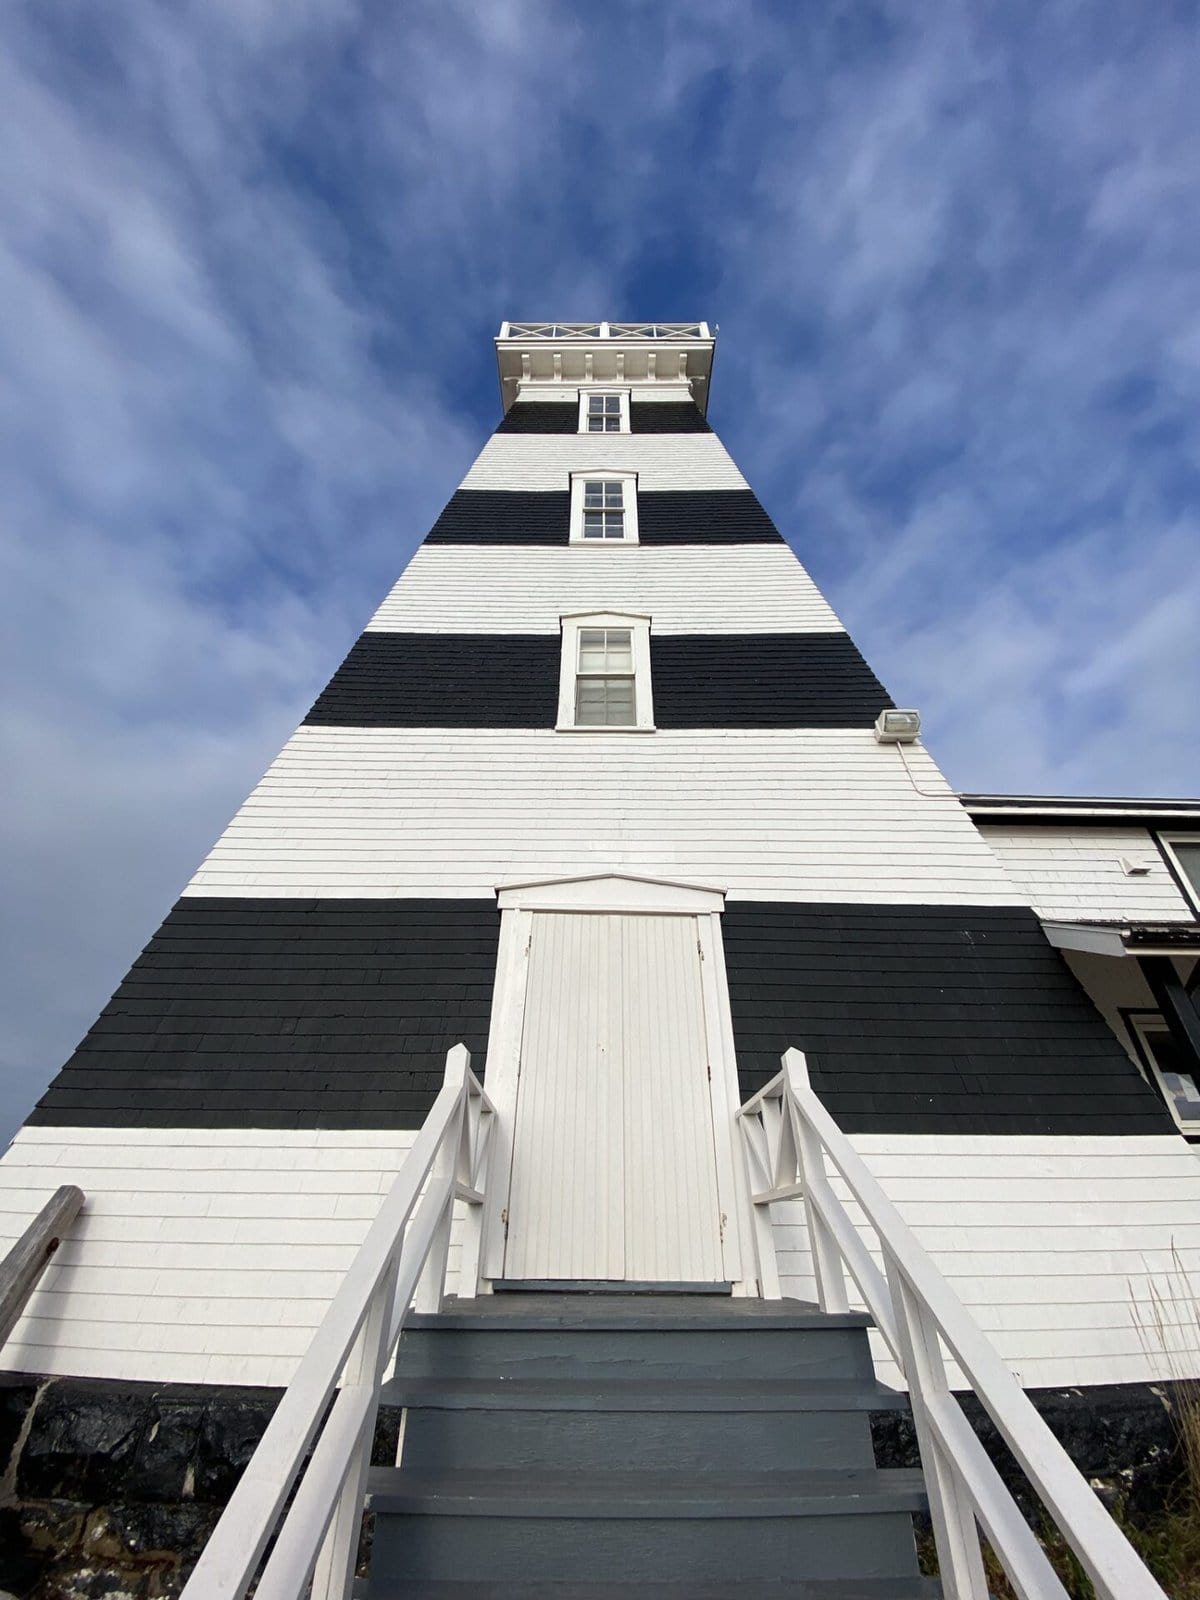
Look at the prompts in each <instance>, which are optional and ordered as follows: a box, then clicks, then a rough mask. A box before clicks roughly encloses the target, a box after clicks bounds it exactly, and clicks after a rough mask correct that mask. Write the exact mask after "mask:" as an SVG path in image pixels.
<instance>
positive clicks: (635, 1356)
mask: <svg viewBox="0 0 1200 1600" xmlns="http://www.w3.org/2000/svg"><path fill="white" fill-rule="evenodd" d="M564 1335H565V1330H563V1329H560V1328H536V1327H535V1328H526V1327H522V1326H520V1325H514V1326H499V1325H498V1326H496V1327H494V1328H492V1327H486V1326H479V1325H473V1326H471V1327H465V1328H453V1327H445V1326H442V1327H430V1326H426V1327H415V1328H412V1329H406V1331H405V1332H404V1334H403V1335H402V1336H401V1339H400V1347H399V1349H398V1351H397V1352H396V1367H395V1371H396V1374H397V1376H398V1377H401V1378H427V1379H440V1380H443V1381H444V1380H448V1379H449V1380H452V1379H458V1378H475V1379H481V1378H496V1379H500V1378H535V1377H536V1378H581V1377H590V1378H633V1377H640V1378H642V1379H658V1380H660V1381H662V1382H671V1381H673V1380H676V1379H691V1380H695V1379H701V1378H712V1379H723V1380H728V1379H738V1378H750V1379H754V1378H757V1379H770V1378H774V1379H784V1380H788V1381H791V1382H798V1381H805V1382H814V1381H834V1380H842V1381H843V1382H861V1383H871V1384H873V1383H874V1382H875V1374H874V1369H873V1367H872V1365H871V1354H870V1350H869V1348H868V1345H867V1340H866V1334H865V1331H864V1329H863V1328H862V1327H861V1326H859V1327H850V1328H840V1327H828V1326H826V1327H820V1326H818V1327H809V1328H805V1329H803V1330H801V1329H796V1328H790V1327H773V1326H766V1327H761V1328H754V1329H753V1330H752V1336H751V1337H748V1336H747V1330H745V1329H743V1328H739V1327H730V1326H727V1325H726V1326H718V1327H682V1328H679V1327H661V1328H656V1327H653V1326H644V1327H631V1328H626V1327H617V1328H610V1327H586V1328H576V1329H573V1330H570V1333H569V1336H564Z"/></svg>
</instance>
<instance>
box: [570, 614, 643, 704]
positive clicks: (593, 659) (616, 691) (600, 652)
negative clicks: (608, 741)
mask: <svg viewBox="0 0 1200 1600" xmlns="http://www.w3.org/2000/svg"><path fill="white" fill-rule="evenodd" d="M558 730H559V732H560V733H568V732H576V733H652V732H653V731H654V700H653V695H652V692H651V686H650V618H649V617H638V616H623V615H620V614H618V613H617V612H609V611H599V612H590V613H587V614H583V615H578V616H571V617H563V619H562V668H561V672H560V675H559V682H558Z"/></svg>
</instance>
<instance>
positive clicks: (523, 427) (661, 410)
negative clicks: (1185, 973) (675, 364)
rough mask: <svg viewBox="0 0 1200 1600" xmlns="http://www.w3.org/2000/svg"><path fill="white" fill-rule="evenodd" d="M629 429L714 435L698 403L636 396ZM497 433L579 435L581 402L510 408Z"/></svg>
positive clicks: (533, 403)
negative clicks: (638, 397) (647, 398)
mask: <svg viewBox="0 0 1200 1600" xmlns="http://www.w3.org/2000/svg"><path fill="white" fill-rule="evenodd" d="M618 387H619V386H618ZM629 427H630V432H632V433H711V432H712V429H711V428H710V427H709V425H708V423H707V422H706V421H705V419H704V417H703V416H702V415H701V413H700V409H699V407H698V406H697V405H696V403H695V401H694V400H658V401H655V402H653V403H647V402H646V401H644V400H639V399H637V398H636V397H635V398H634V400H633V402H632V404H631V406H630V410H629ZM496 432H497V433H578V432H579V402H578V400H571V401H569V402H564V401H552V400H526V401H524V402H523V403H522V404H520V405H513V406H510V408H509V409H508V411H507V412H506V413H505V415H504V417H503V418H502V419H501V421H500V423H499V425H498V427H497V428H496ZM609 437H610V438H611V437H612V435H609Z"/></svg>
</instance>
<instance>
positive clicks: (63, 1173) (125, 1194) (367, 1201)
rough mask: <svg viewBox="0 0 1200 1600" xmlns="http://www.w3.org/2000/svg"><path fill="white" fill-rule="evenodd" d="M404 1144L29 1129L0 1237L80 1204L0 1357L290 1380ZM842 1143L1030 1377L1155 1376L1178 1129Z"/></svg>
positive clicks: (800, 1238)
mask: <svg viewBox="0 0 1200 1600" xmlns="http://www.w3.org/2000/svg"><path fill="white" fill-rule="evenodd" d="M412 1138H413V1135H412V1134H411V1133H332V1132H324V1133H321V1132H310V1133H281V1132H278V1131H271V1132H266V1133H264V1132H256V1131H253V1130H250V1131H246V1130H238V1131H230V1130H227V1129H224V1130H223V1129H216V1130H212V1131H207V1132H206V1131H201V1130H195V1129H188V1130H175V1129H149V1130H144V1131H138V1130H130V1129H104V1128H87V1129H69V1128H42V1127H34V1128H26V1129H24V1130H23V1131H22V1132H21V1133H20V1134H19V1135H18V1137H17V1139H16V1142H15V1143H14V1145H13V1146H12V1148H11V1149H10V1151H9V1152H8V1154H7V1156H6V1157H5V1158H4V1160H3V1162H0V1249H2V1248H4V1247H5V1246H6V1245H7V1244H8V1243H10V1242H11V1241H13V1240H15V1239H16V1238H17V1236H18V1235H19V1234H20V1232H21V1230H22V1229H23V1228H24V1226H25V1224H26V1223H27V1222H28V1219H29V1217H30V1216H31V1215H32V1214H33V1213H34V1212H35V1211H36V1210H37V1209H38V1208H39V1207H40V1206H41V1204H42V1203H43V1202H44V1201H45V1200H46V1199H47V1198H48V1196H49V1195H50V1194H51V1193H52V1192H53V1190H54V1189H55V1188H56V1187H57V1186H58V1184H60V1183H61V1182H63V1181H64V1180H67V1179H69V1180H70V1181H72V1182H76V1183H78V1184H79V1185H80V1186H81V1187H82V1188H83V1189H84V1190H85V1191H86V1192H87V1196H88V1204H87V1209H86V1211H85V1213H84V1215H83V1217H82V1219H81V1221H80V1223H79V1224H78V1225H77V1227H76V1229H75V1230H73V1236H72V1238H71V1239H70V1240H68V1241H67V1243H65V1244H64V1245H63V1246H62V1248H61V1250H60V1251H59V1253H58V1255H57V1256H56V1257H55V1260H54V1262H53V1263H52V1264H51V1266H50V1267H49V1269H48V1270H47V1273H46V1277H45V1278H44V1280H43V1286H42V1287H41V1288H40V1289H39V1290H38V1291H37V1292H36V1294H35V1296H34V1298H33V1300H32V1301H31V1303H30V1308H29V1314H28V1315H27V1316H26V1317H25V1318H24V1319H23V1321H22V1322H21V1323H20V1324H19V1326H18V1328H17V1330H16V1333H15V1334H14V1336H13V1339H12V1340H10V1342H9V1343H8V1344H7V1345H6V1347H5V1350H4V1354H3V1362H2V1364H3V1366H4V1367H5V1368H6V1369H8V1370H16V1371H24V1372H38V1373H47V1374H66V1375H75V1376H80V1377H110V1378H117V1379H126V1380H128V1379H149V1380H152V1381H158V1382H180V1383H191V1382H207V1383H260V1384H281V1383H285V1382H286V1381H287V1379H288V1378H289V1377H290V1375H291V1373H292V1371H293V1370H294V1367H295V1363H296V1361H297V1360H298V1359H299V1356H300V1354H301V1353H302V1351H303V1350H304V1349H305V1347H306V1346H307V1343H308V1340H309V1339H310V1337H311V1335H312V1331H313V1329H314V1328H315V1327H316V1326H317V1324H318V1323H319V1321H320V1318H321V1316H322V1314H323V1312H324V1309H325V1306H326V1304H327V1303H328V1300H329V1298H330V1296H331V1295H332V1294H333V1293H334V1291H335V1289H336V1286H337V1284H338V1282H339V1281H340V1279H341V1276H342V1274H343V1273H344V1272H345V1270H346V1267H347V1266H348V1264H349V1262H350V1260H351V1259H352V1257H353V1254H354V1251H355V1249H356V1248H357V1246H358V1243H359V1241H360V1240H361V1239H362V1237H363V1235H364V1234H365V1232H366V1229H367V1227H368V1226H369V1224H370V1222H371V1219H372V1218H373V1217H374V1215H375V1213H376V1210H377V1208H378V1206H379V1202H380V1200H381V1198H382V1195H383V1192H384V1191H385V1190H386V1188H387V1187H388V1185H389V1184H390V1182H391V1180H392V1176H393V1173H394V1172H395V1170H396V1168H397V1166H398V1165H399V1162H400V1161H401V1159H402V1157H403V1154H404V1151H405V1150H406V1149H407V1148H408V1146H409V1145H410V1143H411V1141H412ZM853 1143H854V1144H855V1146H856V1147H857V1148H858V1149H859V1150H860V1151H861V1152H862V1154H863V1155H864V1156H865V1157H866V1159H867V1160H868V1162H869V1163H870V1165H871V1167H872V1169H873V1171H874V1172H875V1173H876V1174H877V1176H878V1177H879V1179H880V1182H881V1183H882V1184H883V1187H884V1189H885V1190H886V1192H887V1193H888V1194H889V1195H890V1196H891V1198H892V1199H893V1200H894V1201H895V1203H896V1204H897V1206H898V1207H899V1209H900V1210H901V1212H902V1213H903V1214H904V1215H905V1217H906V1218H907V1219H908V1221H909V1223H910V1224H911V1225H912V1226H913V1227H914V1228H915V1230H916V1232H917V1234H918V1236H919V1237H920V1238H921V1239H922V1241H923V1242H924V1244H925V1246H926V1248H927V1249H928V1250H929V1251H930V1252H931V1254H932V1255H933V1256H934V1258H935V1260H936V1261H937V1262H938V1265H939V1266H940V1267H941V1269H942V1270H943V1271H944V1272H945V1273H946V1274H947V1276H948V1277H949V1279H950V1281H951V1282H952V1283H953V1284H954V1286H955V1288H956V1289H957V1291H958V1293H959V1295H960V1296H961V1298H962V1299H963V1300H964V1301H965V1302H966V1304H967V1305H968V1306H969V1307H970V1308H971V1310H972V1311H973V1313H974V1315H975V1316H976V1317H977V1318H978V1320H979V1321H980V1322H981V1323H982V1325H983V1326H984V1328H985V1329H986V1330H987V1331H988V1333H989V1334H990V1336H991V1337H992V1339H993V1340H994V1342H995V1344H996V1346H997V1348H998V1349H999V1351H1000V1354H1001V1355H1002V1356H1003V1357H1004V1359H1005V1360H1006V1361H1007V1362H1008V1363H1009V1365H1010V1366H1012V1367H1013V1368H1015V1370H1016V1371H1017V1372H1018V1373H1019V1374H1020V1377H1021V1380H1022V1382H1024V1383H1025V1384H1026V1385H1027V1386H1031V1387H1032V1386H1041V1385H1054V1384H1060V1383H1072V1384H1080V1383H1083V1384H1087V1383H1123V1382H1124V1383H1132V1382H1140V1381H1143V1380H1146V1379H1153V1378H1159V1377H1162V1376H1164V1372H1163V1370H1162V1367H1161V1362H1160V1361H1159V1360H1158V1359H1157V1358H1155V1357H1154V1355H1153V1354H1152V1352H1147V1350H1146V1349H1145V1348H1143V1342H1142V1340H1141V1338H1140V1337H1139V1334H1138V1329H1137V1323H1136V1321H1135V1318H1134V1306H1135V1305H1139V1306H1141V1307H1142V1308H1143V1310H1144V1309H1145V1308H1146V1306H1147V1305H1148V1301H1149V1293H1150V1290H1149V1285H1150V1282H1151V1279H1152V1278H1153V1279H1154V1280H1155V1281H1157V1283H1158V1284H1159V1286H1160V1288H1163V1289H1165V1290H1166V1291H1167V1293H1168V1295H1169V1294H1170V1293H1171V1291H1172V1273H1173V1260H1172V1249H1173V1248H1174V1249H1175V1250H1177V1251H1178V1253H1179V1255H1180V1257H1181V1259H1182V1261H1183V1263H1184V1265H1185V1266H1186V1268H1187V1269H1188V1270H1189V1271H1190V1272H1191V1274H1192V1281H1193V1283H1195V1282H1197V1281H1200V1159H1198V1158H1197V1156H1196V1155H1195V1154H1194V1153H1193V1152H1192V1151H1191V1150H1190V1149H1189V1148H1188V1146H1187V1145H1185V1144H1184V1143H1183V1141H1182V1140H1181V1139H1178V1138H1175V1137H1174V1136H1172V1135H1161V1136H1158V1135H1156V1136H1139V1137H1135V1138H1111V1139H1109V1138H1057V1137H1055V1138H1051V1137H1031V1136H1023V1137H1009V1138H988V1137H984V1136H981V1135H976V1136H953V1135H948V1134H939V1135H925V1136H920V1137H917V1136H911V1135H910V1136H903V1137H902V1136H899V1135H883V1134H870V1135H867V1134H861V1135H856V1136H855V1138H854V1140H853ZM787 1211H788V1212H789V1213H790V1214H789V1215H786V1216H784V1217H781V1219H780V1221H779V1225H778V1229H777V1234H778V1241H779V1246H780V1249H781V1252H782V1254H781V1261H780V1265H781V1268H782V1270H783V1274H784V1288H785V1292H786V1293H788V1294H793V1295H799V1296H802V1297H804V1298H811V1296H812V1292H813V1290H812V1279H811V1275H810V1273H809V1270H808V1267H809V1263H808V1257H807V1251H806V1248H805V1242H804V1232H803V1228H802V1226H801V1225H800V1217H799V1208H798V1207H796V1206H791V1207H789V1208H787ZM1188 1218H1195V1219H1196V1220H1194V1221H1193V1220H1187V1219H1188ZM1180 1321H1181V1323H1184V1324H1187V1325H1188V1326H1187V1329H1186V1330H1185V1329H1183V1328H1181V1330H1180V1341H1181V1348H1182V1347H1183V1346H1184V1345H1185V1344H1188V1341H1190V1342H1191V1343H1193V1344H1194V1341H1195V1334H1196V1328H1195V1318H1194V1308H1193V1306H1192V1304H1191V1303H1190V1302H1189V1303H1188V1304H1186V1305H1185V1306H1184V1307H1183V1308H1182V1311H1181V1317H1180ZM1189 1348H1190V1345H1189ZM1196 1369H1197V1370H1200V1358H1198V1359H1197V1363H1196ZM883 1376H884V1377H885V1379H886V1378H888V1377H889V1376H891V1377H892V1378H893V1379H894V1374H889V1372H888V1371H887V1370H886V1369H885V1370H884V1373H883Z"/></svg>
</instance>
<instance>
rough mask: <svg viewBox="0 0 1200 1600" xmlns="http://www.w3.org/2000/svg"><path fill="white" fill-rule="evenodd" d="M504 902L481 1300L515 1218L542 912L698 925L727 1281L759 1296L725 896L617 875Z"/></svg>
mask: <svg viewBox="0 0 1200 1600" xmlns="http://www.w3.org/2000/svg"><path fill="white" fill-rule="evenodd" d="M496 896H497V902H498V905H499V909H500V946H499V950H498V952H497V960H496V988H495V994H494V996H493V999H492V1015H491V1025H490V1028H489V1031H488V1047H487V1072H486V1079H485V1087H486V1089H487V1093H488V1098H489V1099H490V1101H491V1102H492V1105H493V1106H494V1107H495V1127H494V1130H493V1134H492V1149H491V1160H490V1166H489V1172H488V1182H487V1200H486V1202H485V1205H484V1216H483V1222H482V1230H483V1250H482V1253H481V1262H480V1277H479V1282H478V1285H477V1288H476V1291H475V1292H477V1293H479V1294H490V1293H491V1284H492V1279H494V1278H498V1277H500V1276H502V1274H503V1262H504V1225H505V1213H506V1211H507V1207H508V1191H509V1181H510V1176H511V1172H512V1153H513V1140H514V1138H515V1134H516V1109H517V1080H518V1074H519V1070H520V1061H521V1043H522V1036H523V1031H524V1021H525V996H526V991H527V987H528V975H529V950H530V940H531V937H532V934H533V918H534V916H535V914H536V913H537V912H539V911H559V912H568V913H569V912H579V913H581V914H588V913H591V914H602V913H604V912H609V913H613V914H621V913H624V914H625V915H629V916H689V917H694V918H695V919H696V929H697V935H698V938H699V941H700V987H701V993H702V996H703V1005H704V1028H705V1034H706V1037H707V1040H708V1049H709V1057H710V1059H709V1063H708V1064H709V1067H710V1068H711V1077H710V1081H709V1097H710V1104H711V1109H712V1120H713V1150H714V1155H715V1164H716V1178H717V1195H718V1202H719V1204H720V1207H721V1213H722V1217H723V1223H722V1238H721V1246H722V1256H723V1260H724V1266H725V1272H726V1274H727V1281H730V1282H732V1284H733V1292H734V1294H735V1295H757V1294H758V1292H759V1291H758V1283H757V1280H756V1279H754V1278H753V1277H750V1278H747V1277H746V1276H745V1267H746V1263H749V1262H751V1261H752V1260H753V1255H752V1253H751V1252H750V1251H748V1250H747V1248H746V1232H745V1228H746V1218H747V1215H748V1206H749V1204H750V1201H749V1195H748V1192H747V1188H746V1178H745V1171H744V1166H743V1163H742V1162H741V1161H740V1160H738V1159H737V1157H738V1155H739V1154H740V1151H739V1150H738V1149H736V1148H735V1143H734V1132H735V1130H734V1117H735V1114H736V1112H737V1109H738V1107H739V1105H740V1104H741V1094H740V1091H739V1087H738V1077H737V1058H736V1055H735V1053H734V1045H733V1019H732V1016H731V1013H730V1009H729V986H728V982H727V980H726V975H725V946H724V942H723V941H722V938H721V912H722V911H723V909H724V906H725V891H724V890H723V889H715V888H712V887H709V886H707V885H704V884H696V883H684V882H680V881H678V880H676V879H670V878H650V877H642V876H638V875H635V874H632V873H623V872H612V873H591V874H587V875H585V876H576V877H570V878H552V879H539V880H536V881H534V882H530V883H514V884H504V885H502V886H501V887H499V888H498V889H497V891H496ZM471 1292H472V1291H471V1285H469V1284H465V1285H463V1286H462V1288H461V1289H460V1293H465V1294H470V1293H471Z"/></svg>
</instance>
